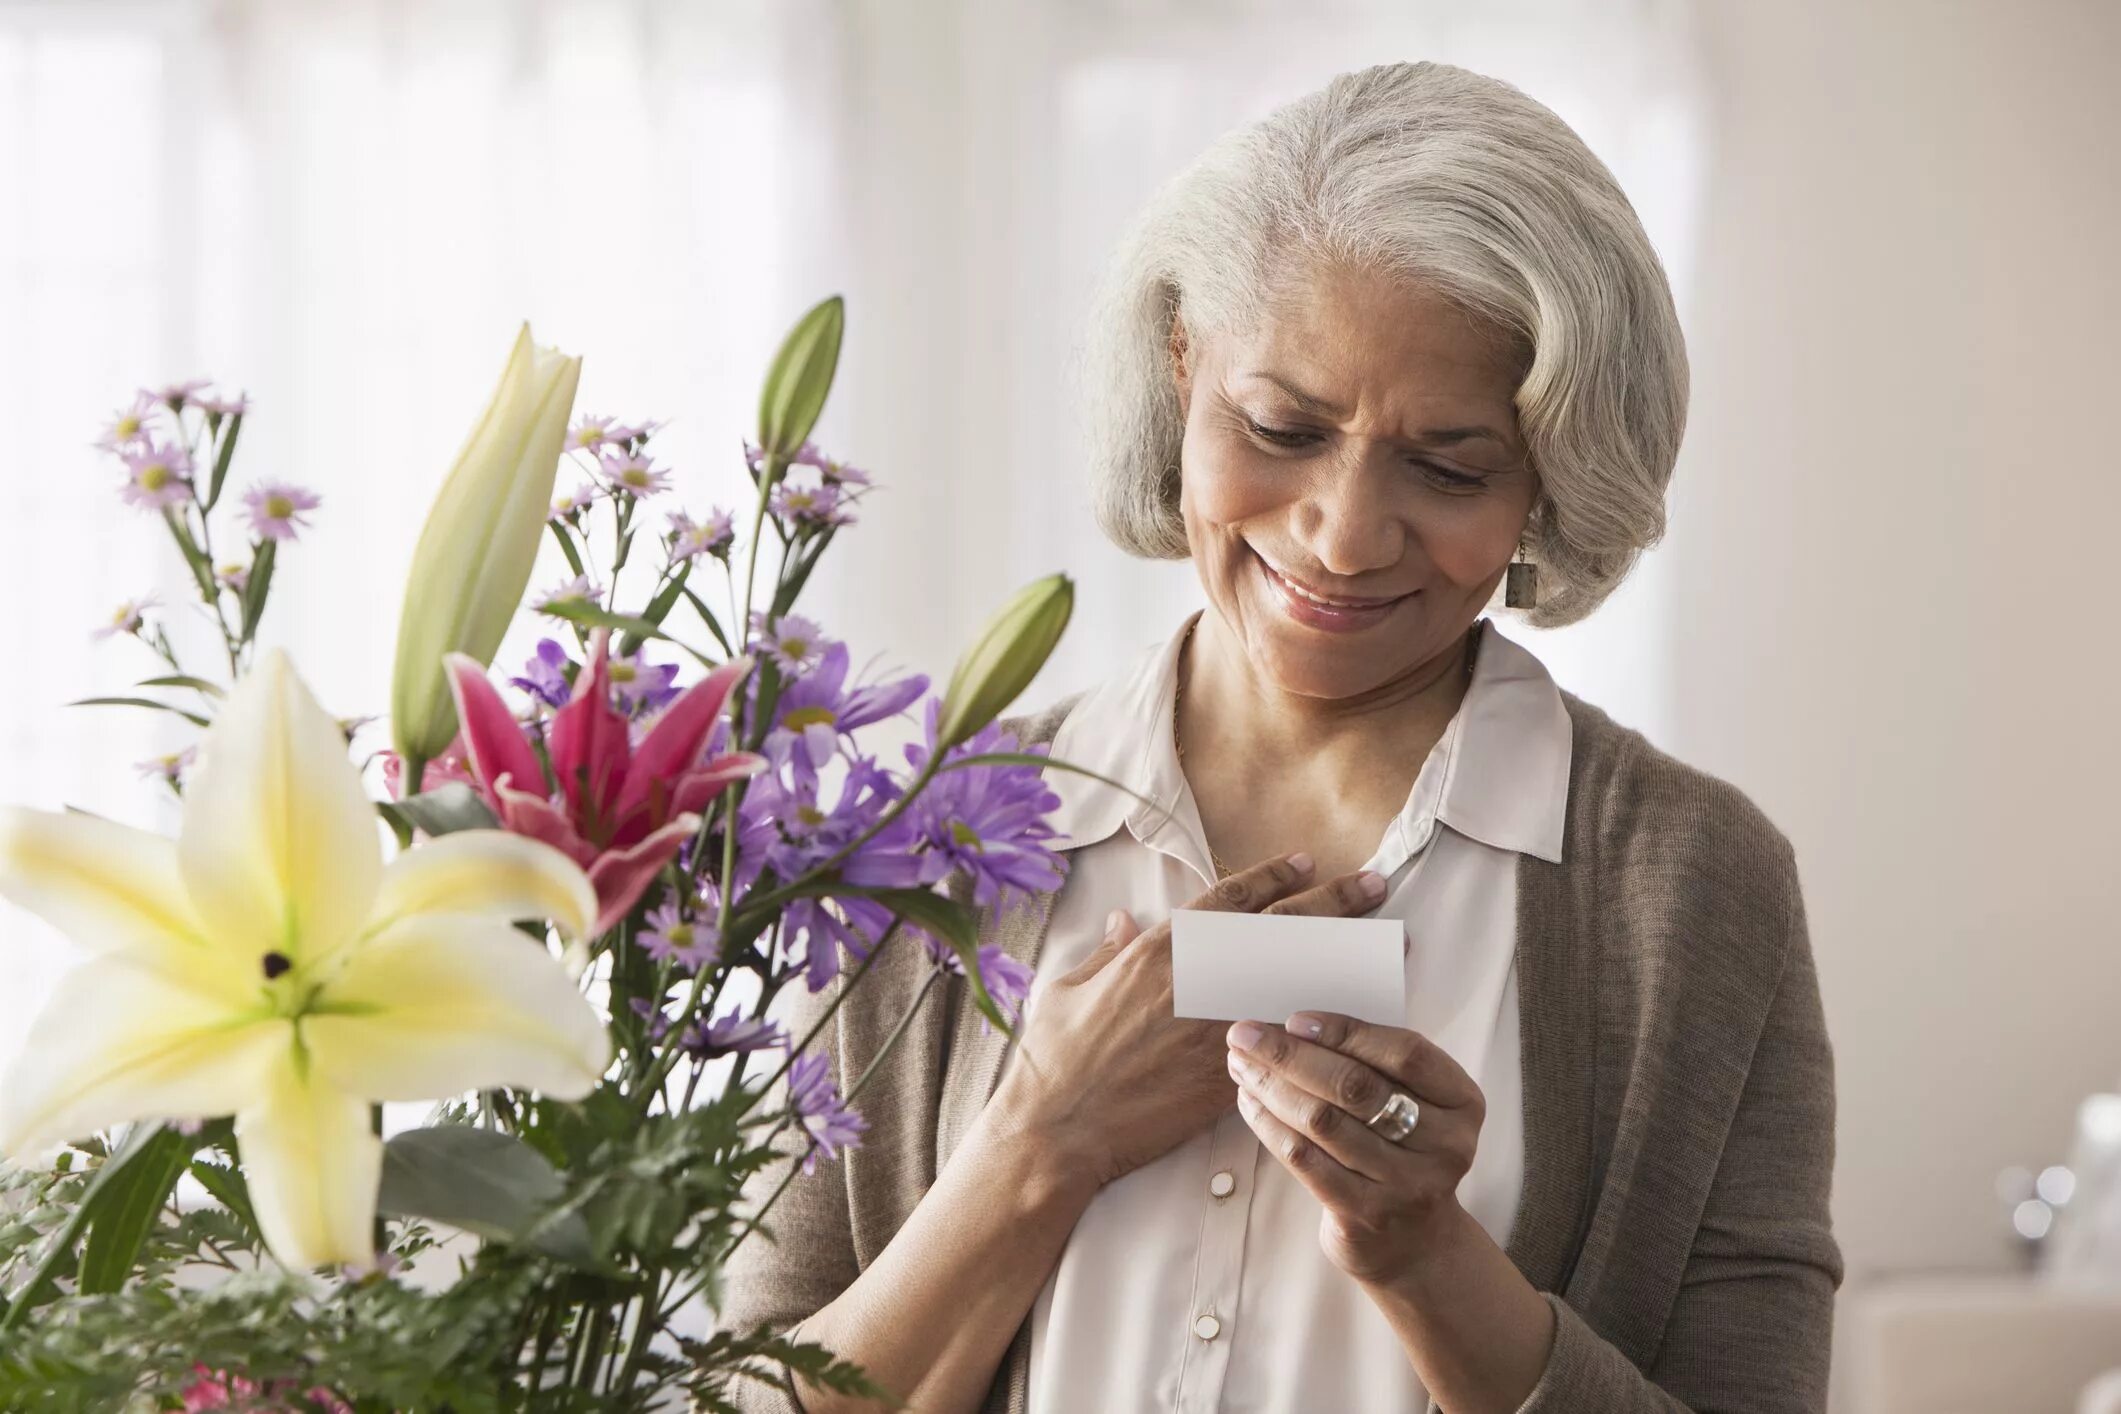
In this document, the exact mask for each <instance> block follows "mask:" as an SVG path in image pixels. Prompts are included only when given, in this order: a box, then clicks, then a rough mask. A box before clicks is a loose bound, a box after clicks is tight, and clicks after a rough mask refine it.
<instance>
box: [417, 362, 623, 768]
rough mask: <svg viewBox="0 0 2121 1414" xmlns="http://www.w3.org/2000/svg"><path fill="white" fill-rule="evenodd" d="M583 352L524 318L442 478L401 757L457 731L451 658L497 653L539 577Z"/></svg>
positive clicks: (435, 750) (420, 564)
mask: <svg viewBox="0 0 2121 1414" xmlns="http://www.w3.org/2000/svg"><path fill="white" fill-rule="evenodd" d="M581 374H582V360H581V359H579V358H570V357H568V356H567V355H565V354H563V353H561V352H559V351H558V350H557V349H548V348H542V347H539V346H538V345H536V344H533V343H532V342H531V339H530V326H529V325H528V324H525V325H524V326H523V327H522V329H521V331H520V332H518V333H517V335H516V341H515V347H514V348H513V349H511V350H510V351H509V354H508V366H507V367H506V368H504V369H503V370H502V371H501V382H500V386H499V387H497V388H495V389H494V393H493V397H492V399H491V400H490V401H489V402H488V403H487V405H486V411H485V412H484V413H482V414H481V415H480V417H479V421H478V424H477V425H476V426H475V427H473V428H472V431H471V437H470V439H469V440H468V441H466V442H465V444H464V449H463V450H462V451H461V452H459V453H457V460H456V465H455V466H453V467H451V468H450V471H449V476H448V478H447V479H446V480H444V481H443V483H442V490H441V492H440V494H439V495H437V496H436V497H435V503H434V508H433V509H432V510H431V511H429V512H428V514H427V525H426V528H425V529H423V530H422V531H421V532H420V542H419V546H418V548H416V549H415V550H414V551H413V561H412V576H411V578H410V579H409V580H408V581H407V583H406V586H405V607H404V610H403V612H402V613H401V614H400V616H399V619H398V655H397V666H396V670H395V672H394V673H393V674H392V678H391V686H390V719H391V730H392V735H393V737H394V738H395V745H396V747H397V752H398V755H399V757H400V758H401V759H406V760H421V761H427V760H432V759H433V758H434V757H436V756H438V755H440V754H441V752H442V750H443V749H444V748H445V747H447V746H448V745H449V743H450V740H451V739H452V738H453V737H455V736H456V732H457V709H456V703H455V701H454V700H453V699H452V698H451V697H450V693H449V679H448V676H447V675H446V674H445V673H444V671H443V668H442V659H443V657H444V656H445V655H447V654H450V653H462V654H464V655H466V656H467V657H470V658H473V659H476V660H477V661H478V662H479V663H480V664H481V665H482V666H483V665H485V664H488V663H491V662H492V661H493V655H494V653H495V652H496V651H498V650H499V648H500V646H501V637H502V635H503V634H505V633H506V632H507V631H508V625H509V623H510V622H511V621H512V620H513V619H514V618H515V615H516V610H517V609H518V608H519V607H521V605H522V602H523V591H524V589H525V588H526V587H527V586H528V585H529V583H530V572H531V567H532V565H533V563H534V562H535V561H536V559H537V554H538V537H539V536H541V535H543V534H544V532H545V517H546V515H547V514H548V512H549V510H550V508H551V505H552V486H553V479H554V476H555V475H556V474H557V472H558V470H559V463H560V444H561V443H562V442H563V441H564V440H565V438H566V435H567V419H568V416H569V414H570V413H572V411H573V410H574V390H575V383H576V382H577V380H579V379H580V377H581Z"/></svg>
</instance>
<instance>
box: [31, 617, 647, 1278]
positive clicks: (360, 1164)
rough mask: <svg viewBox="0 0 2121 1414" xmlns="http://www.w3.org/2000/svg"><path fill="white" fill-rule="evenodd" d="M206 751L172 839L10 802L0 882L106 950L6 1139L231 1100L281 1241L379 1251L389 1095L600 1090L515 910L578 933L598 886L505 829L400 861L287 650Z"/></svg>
mask: <svg viewBox="0 0 2121 1414" xmlns="http://www.w3.org/2000/svg"><path fill="white" fill-rule="evenodd" d="M202 757H203V760H202V763H201V768H200V772H199V774H198V776H197V777H196V779H195V780H194V782H193V783H192V784H191V785H190V786H189V787H188V788H187V790H186V792H185V800H184V819H183V824H182V827H181V828H180V830H179V832H178V835H177V838H175V839H169V838H166V837H164V836H161V835H153V834H148V833H146V832H144V831H140V830H135V829H132V828H129V827H127V826H124V825H119V824H116V823H114V822H111V821H108V820H102V819H98V818H96V817H94V816H89V815H73V814H69V815H55V814H49V813H45V812H42V811H31V810H21V809H13V808H0V895H4V896H6V897H7V898H9V899H12V900H13V901H14V902H16V903H18V904H20V905H21V906H23V907H24V908H27V909H28V910H29V911H31V912H32V913H35V914H37V915H39V916H40V917H42V918H44V919H46V920H47V921H48V922H50V923H52V924H53V925H55V926H56V927H58V928H59V929H60V930H61V931H63V932H65V933H67V934H68V935H70V936H71V937H72V938H73V939H74V940H75V941H76V942H78V943H80V944H82V945H83V946H84V947H86V948H87V949H88V950H89V951H90V953H91V954H92V956H91V957H90V958H89V960H88V961H86V962H85V963H83V964H82V965H81V966H80V967H78V968H76V969H75V970H74V971H73V972H71V973H70V974H68V975H67V976H66V977H64V978H63V979H62V980H61V981H60V984H59V987H58V990H57V992H56V993H55V994H54V995H53V997H52V998H51V1000H50V1002H49V1003H48V1004H47V1005H46V1007H45V1009H44V1011H43V1012H42V1013H41V1014H40V1015H39V1016H38V1018H37V1020H36V1021H35V1023H34V1024H33V1025H32V1027H31V1030H30V1034H29V1036H28V1038H27V1043H26V1045H25V1046H24V1047H23V1050H22V1053H21V1056H20V1059H19V1060H18V1061H17V1062H16V1064H15V1067H14V1069H13V1071H12V1072H11V1073H10V1074H9V1075H8V1077H7V1079H6V1081H5V1083H4V1085H0V1152H4V1153H7V1154H10V1155H16V1156H20V1155H24V1154H27V1153H29V1152H33V1151H36V1150H39V1149H42V1148H45V1147H48V1146H49V1145H52V1144H55V1143H59V1142H62V1141H66V1140H70V1139H78V1138H80V1137H81V1136H82V1135H84V1134H87V1133H89V1132H90V1131H93V1130H97V1129H102V1128H104V1127H106V1126H109V1125H114V1124H118V1123H120V1122H122V1121H126V1120H136V1119H170V1118H188V1117H195V1116H215V1115H227V1114H233V1115H234V1116H235V1120H236V1136H237V1141H238V1144H239V1146H240V1148H241V1151H242V1159H243V1169H244V1172H245V1174H246V1176H247V1177H248V1180H249V1183H250V1191H251V1197H252V1200H253V1203H254V1205H255V1207H256V1209H257V1214H258V1226H259V1228H260V1230H261V1232H262V1234H263V1236H264V1238H265V1241H266V1245H267V1246H268V1247H270V1248H271V1249H272V1252H273V1253H274V1255H275V1256H277V1257H278V1258H280V1260H281V1261H283V1262H286V1263H288V1264H289V1265H290V1266H296V1267H306V1266H316V1265H320V1264H324V1263H336V1262H357V1261H363V1260H366V1259H367V1258H369V1257H370V1256H372V1240H371V1233H372V1228H371V1224H372V1223H373V1220H374V1216H375V1207H376V1190H377V1183H378V1180H379V1177H380V1175H381V1167H382V1143H381V1141H380V1140H378V1139H377V1138H376V1136H375V1134H374V1133H372V1132H371V1130H370V1125H369V1107H370V1105H371V1104H374V1103H377V1102H380V1101H384V1100H426V1099H436V1098H441V1097H446V1096H450V1095H457V1094H462V1093H464V1092H465V1091H469V1090H476V1089H483V1088H486V1087H490V1086H495V1085H512V1086H520V1087H524V1088H527V1089H536V1090H539V1091H542V1092H543V1093H545V1094H547V1095H552V1096H555V1097H558V1098H563V1099H573V1098H578V1097H580V1096H582V1095H585V1094H587V1093H588V1092H589V1091H590V1090H591V1089H593V1088H594V1087H595V1085H596V1083H597V1081H598V1078H599V1077H600V1076H601V1075H602V1074H603V1072H604V1069H605V1067H606V1066H607V1065H608V1064H609V1062H610V1055H611V1049H610V1039H609V1036H608V1035H607V1033H606V1031H605V1028H604V1024H603V1022H602V1021H601V1019H600V1018H599V1017H598V1016H597V1014H596V1011H595V1010H594V1009H593V1008H592V1007H591V1006H590V1005H589V1002H588V1000H587V999H586V998H585V997H583V995H582V994H581V991H580V990H579V988H578V987H577V986H576V985H575V984H574V983H573V982H572V981H570V980H569V979H568V977H567V974H566V972H565V971H564V970H563V969H562V968H561V966H560V964H559V963H558V961H556V960H555V959H554V958H553V957H552V955H551V954H550V952H548V951H546V950H544V949H542V948H540V947H538V946H537V945H536V944H535V943H533V942H531V941H530V940H529V939H528V938H526V937H525V936H524V935H523V934H522V933H521V932H519V931H518V930H517V929H515V928H514V927H512V926H511V920H515V919H521V918H549V919H552V920H553V921H554V922H556V923H557V924H558V925H559V926H560V928H561V930H562V931H563V932H566V933H569V934H572V935H576V936H579V935H581V934H582V933H584V932H586V931H587V930H588V928H589V927H590V925H591V922H592V920H594V918H595V917H596V908H597V904H596V895H595V892H594V891H593V890H592V889H591V888H590V886H589V880H588V877H587V876H586V875H584V874H583V872H582V870H581V869H580V868H579V867H578V866H577V865H576V864H575V863H574V862H573V861H572V860H570V859H568V858H567V857H566V856H565V855H564V854H562V853H560V852H559V851H558V850H556V849H553V848H551V847H549V846H547V845H543V844H539V843H537V842H535V841H533V840H528V839H523V838H521V837H518V836H515V835H511V834H507V833H505V832H503V831H499V830H472V831H465V832H463V833H459V834H452V835H445V836H443V837H441V838H439V839H436V840H433V841H431V842H429V843H426V844H422V845H419V846H417V847H415V848H413V849H411V850H408V851H406V852H404V853H402V854H400V855H399V856H398V857H397V858H395V859H393V860H391V861H390V863H389V865H388V866H387V867H386V866H385V864H384V862H383V849H382V841H381V838H380V835H379V831H378V828H377V826H378V822H377V819H376V814H375V808H374V806H373V805H372V804H371V803H370V801H369V799H368V797H367V794H366V792H365V791H364V790H363V789H362V785H361V779H360V774H359V772H358V771H356V770H355V768H354V766H353V764H352V763H351V762H350V761H349V760H348V759H347V755H346V739H345V737H344V736H343V735H341V733H340V731H339V728H338V726H337V724H335V723H334V722H333V721H332V719H331V717H330V716H328V715H326V713H325V712H324V710H323V708H321V707H320V706H318V705H317V702H316V699H315V698H314V697H312V696H311V695H310V693H309V690H308V688H307V687H305V686H304V685H303V683H302V681H301V679H300V678H298V677H297V676H296V675H295V672H294V670H293V668H292V667H291V666H290V665H289V663H288V661H287V659H286V657H285V655H284V654H282V653H280V652H278V651H274V652H271V653H268V654H267V655H265V657H264V659H263V660H262V661H261V662H260V664H259V665H258V666H257V668H256V669H254V670H253V671H252V672H251V673H250V674H249V675H248V676H246V677H245V678H244V679H243V680H242V681H241V682H240V683H238V684H237V685H236V687H235V689H234V690H233V691H232V692H231V693H230V694H229V697H228V699H227V701H226V702H225V703H224V704H223V706H222V709H221V713H220V715H219V717H217V718H216V719H215V721H214V724H213V726H212V727H211V728H210V729H209V730H208V732H207V735H206V739H205V742H204V744H203V750H202Z"/></svg>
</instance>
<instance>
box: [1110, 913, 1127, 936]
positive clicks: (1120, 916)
mask: <svg viewBox="0 0 2121 1414" xmlns="http://www.w3.org/2000/svg"><path fill="white" fill-rule="evenodd" d="M1126 916H1127V910H1125V909H1124V908H1115V909H1113V910H1112V911H1111V912H1110V913H1108V914H1106V915H1105V936H1106V937H1108V938H1109V937H1111V936H1112V935H1113V934H1114V933H1117V932H1118V931H1119V925H1120V923H1121V921H1122V920H1124V919H1125V918H1126Z"/></svg>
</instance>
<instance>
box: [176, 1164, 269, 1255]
mask: <svg viewBox="0 0 2121 1414" xmlns="http://www.w3.org/2000/svg"><path fill="white" fill-rule="evenodd" d="M191 1176H192V1177H193V1178H196V1179H198V1180H199V1186H200V1187H201V1188H204V1189H205V1190H206V1191H207V1192H208V1193H210V1194H212V1195H213V1199H214V1201H215V1202H216V1203H219V1204H220V1205H221V1206H222V1207H224V1208H226V1209H228V1210H229V1211H230V1212H231V1213H234V1214H235V1215H236V1217H237V1218H238V1219H240V1220H241V1221H242V1223H243V1225H244V1227H246V1228H248V1229H249V1230H250V1236H251V1239H252V1240H253V1241H257V1240H260V1239H259V1236H258V1214H257V1210H256V1209H254V1208H252V1207H251V1205H250V1184H249V1183H248V1182H247V1181H245V1179H244V1177H243V1170H242V1169H240V1168H237V1167H235V1166H234V1165H230V1166H228V1167H226V1168H224V1167H223V1166H221V1165H220V1164H216V1163H209V1162H207V1161H206V1160H205V1159H194V1160H193V1161H192V1166H191Z"/></svg>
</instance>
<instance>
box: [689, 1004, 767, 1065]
mask: <svg viewBox="0 0 2121 1414" xmlns="http://www.w3.org/2000/svg"><path fill="white" fill-rule="evenodd" d="M684 1044H685V1049H686V1050H688V1051H690V1052H691V1053H692V1054H694V1055H696V1056H698V1057H699V1058H700V1059H701V1060H712V1059H714V1057H716V1056H728V1055H735V1054H736V1053H737V1052H739V1051H762V1050H765V1049H766V1048H767V1047H769V1046H786V1045H787V1044H788V1032H787V1029H786V1028H785V1027H783V1026H782V1025H781V1024H780V1023H779V1022H778V1021H766V1020H754V1019H753V1018H751V1017H747V1016H745V1015H744V1010H743V1008H742V1007H732V1008H730V1009H729V1010H728V1011H726V1012H724V1013H722V1015H720V1016H718V1017H716V1018H715V1019H714V1020H713V1021H712V1022H710V1023H705V1024H702V1023H700V1022H697V1021H695V1022H694V1023H693V1024H692V1029H691V1030H690V1031H688V1032H687V1033H686V1034H685V1043H684Z"/></svg>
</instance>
